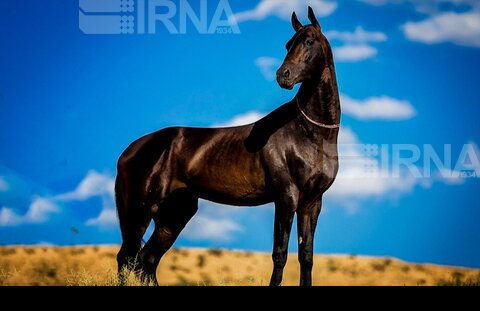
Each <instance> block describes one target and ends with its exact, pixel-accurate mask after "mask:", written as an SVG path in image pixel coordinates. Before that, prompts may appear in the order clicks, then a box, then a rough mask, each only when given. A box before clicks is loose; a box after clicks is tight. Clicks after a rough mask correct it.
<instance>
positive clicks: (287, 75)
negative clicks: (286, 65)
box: [283, 69, 290, 79]
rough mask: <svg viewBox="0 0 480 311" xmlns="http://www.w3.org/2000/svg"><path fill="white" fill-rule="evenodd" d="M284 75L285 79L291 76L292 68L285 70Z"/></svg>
mask: <svg viewBox="0 0 480 311" xmlns="http://www.w3.org/2000/svg"><path fill="white" fill-rule="evenodd" d="M283 77H284V78H285V79H288V78H290V70H288V69H285V71H284V72H283Z"/></svg>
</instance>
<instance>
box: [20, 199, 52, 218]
mask: <svg viewBox="0 0 480 311" xmlns="http://www.w3.org/2000/svg"><path fill="white" fill-rule="evenodd" d="M59 211H60V208H59V207H58V206H57V205H56V204H55V203H54V202H53V201H52V200H50V199H47V198H41V197H38V198H36V199H34V200H33V202H32V204H31V205H30V207H29V209H28V212H27V213H26V214H25V216H24V220H25V222H27V223H43V222H46V221H47V220H48V219H49V217H50V214H52V213H58V212H59Z"/></svg>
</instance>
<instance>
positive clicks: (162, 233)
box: [139, 188, 198, 284]
mask: <svg viewBox="0 0 480 311" xmlns="http://www.w3.org/2000/svg"><path fill="white" fill-rule="evenodd" d="M197 209H198V198H197V197H196V196H195V195H193V194H192V193H191V192H190V191H189V190H188V189H186V188H184V189H178V190H176V191H174V192H173V193H172V194H170V195H169V197H168V198H167V199H166V200H165V201H164V203H163V204H162V205H161V206H159V208H158V212H157V213H156V214H155V215H154V221H155V230H154V232H153V234H152V236H151V237H150V239H149V240H148V241H147V243H146V244H145V246H144V247H143V249H142V250H141V251H140V256H139V258H140V261H141V264H142V266H143V273H144V278H145V279H147V280H150V281H153V282H154V283H155V284H158V283H157V278H156V271H157V267H158V264H159V262H160V259H161V258H162V256H163V255H164V254H165V253H166V252H167V251H168V250H169V249H170V247H172V245H173V243H174V242H175V240H176V239H177V237H178V236H179V235H180V232H182V230H183V228H185V226H186V225H187V223H188V222H189V221H190V219H191V218H192V217H193V215H195V213H196V212H197Z"/></svg>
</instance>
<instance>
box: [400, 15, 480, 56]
mask: <svg viewBox="0 0 480 311" xmlns="http://www.w3.org/2000/svg"><path fill="white" fill-rule="evenodd" d="M402 30H403V32H404V34H405V36H406V37H407V38H408V39H410V40H413V41H418V42H423V43H428V44H433V43H442V42H450V43H454V44H458V45H464V46H473V47H480V12H465V13H454V12H448V13H442V14H439V15H435V16H432V17H430V18H427V19H426V20H423V21H420V22H408V23H406V24H405V25H403V26H402Z"/></svg>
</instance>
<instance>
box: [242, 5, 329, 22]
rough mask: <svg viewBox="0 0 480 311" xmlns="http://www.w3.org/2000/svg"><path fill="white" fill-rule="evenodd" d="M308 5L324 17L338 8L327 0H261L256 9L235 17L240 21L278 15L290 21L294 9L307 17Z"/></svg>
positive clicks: (319, 15) (318, 15)
mask: <svg viewBox="0 0 480 311" xmlns="http://www.w3.org/2000/svg"><path fill="white" fill-rule="evenodd" d="M308 6H311V7H312V8H313V10H314V11H315V14H316V15H317V17H323V16H328V15H330V14H332V13H333V12H334V11H335V9H336V8H337V3H336V2H335V1H327V0H306V1H305V0H261V1H260V3H259V4H258V5H257V6H256V7H255V8H254V9H252V10H249V11H244V12H240V13H237V14H235V19H236V21H237V22H238V23H240V22H243V21H249V20H263V19H265V18H266V17H269V16H277V17H279V18H281V19H283V20H286V21H289V20H290V17H291V16H292V12H294V11H295V12H296V13H297V14H298V15H299V16H300V18H303V17H305V16H306V13H307V7H308Z"/></svg>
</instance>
